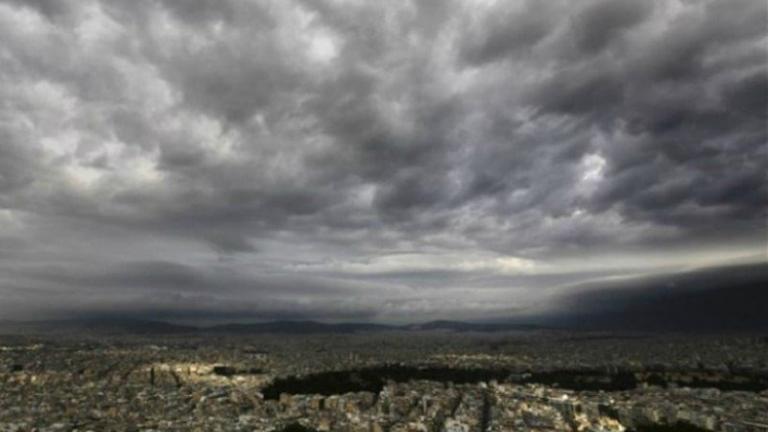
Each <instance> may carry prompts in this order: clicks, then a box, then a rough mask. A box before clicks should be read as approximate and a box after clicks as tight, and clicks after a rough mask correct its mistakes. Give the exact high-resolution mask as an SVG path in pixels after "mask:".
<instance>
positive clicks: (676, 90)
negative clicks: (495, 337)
mask: <svg viewBox="0 0 768 432" xmlns="http://www.w3.org/2000/svg"><path fill="white" fill-rule="evenodd" d="M766 16H767V11H766V5H765V2H763V1H761V0H731V1H728V2H722V1H716V0H701V1H693V2H691V1H682V0H655V1H647V2H637V1H631V0H618V1H617V0H610V1H609V0H590V1H584V2H571V1H548V2H539V1H533V0H528V1H524V0H521V1H515V2H492V1H479V0H476V1H469V0H467V1H458V0H452V1H434V0H428V1H427V0H425V1H413V2H406V1H402V2H400V1H398V2H356V1H343V0H322V1H301V0H299V1H272V2H269V1H267V2H255V1H246V0H216V1H214V0H189V1H183V2H180V1H170V0H166V1H161V0H137V1H130V2H125V1H118V0H99V1H96V0H85V1H80V0H77V1H75V0H35V1H20V0H0V39H1V40H2V41H3V44H2V46H1V47H0V100H2V103H0V299H2V301H1V302H0V304H2V305H0V314H8V315H13V313H15V314H16V315H19V316H30V315H31V314H35V313H45V314H53V313H56V312H57V311H60V312H66V313H71V312H78V311H99V310H113V309H116V310H122V309H124V308H128V309H131V310H157V311H168V310H179V311H187V310H193V311H200V313H204V312H205V311H206V310H208V311H212V313H213V312H215V313H226V311H234V312H236V313H241V312H242V311H246V310H247V311H251V312H252V313H253V314H254V315H260V314H262V315H270V314H277V312H279V314H284V315H291V314H294V313H295V314H297V315H302V316H304V315H309V316H321V317H329V318H332V317H334V316H337V317H340V318H343V317H355V316H359V317H365V318H366V319H376V318H382V319H389V318H392V317H394V318H397V317H398V316H411V315H412V314H414V313H421V314H424V315H425V316H426V315H435V316H442V315H453V314H460V313H461V314H465V315H468V316H469V315H478V316H482V315H486V314H506V313H509V312H510V311H514V310H517V309H519V308H526V307H532V305H535V304H537V302H540V301H544V299H545V298H546V295H544V294H543V293H544V292H546V288H547V287H548V286H550V285H551V284H552V283H553V282H552V281H555V280H557V281H558V283H566V282H567V281H570V282H573V283H575V282H578V281H579V280H580V277H579V276H578V275H577V274H578V273H582V276H581V278H582V279H583V278H586V277H589V278H594V277H596V276H599V275H603V276H608V275H613V274H616V273H622V272H623V273H626V272H637V271H640V270H638V269H641V270H642V271H650V269H652V268H654V267H659V266H664V265H678V266H680V265H690V264H697V263H701V262H702V260H703V259H704V258H706V259H709V260H712V259H714V260H722V259H725V258H728V257H731V256H736V255H739V254H742V253H756V252H759V251H761V250H762V252H763V253H764V247H765V245H764V242H765V218H766V213H765V198H766V196H768V188H767V187H766V178H765V162H766V160H767V158H768V154H766V153H768V151H767V149H766V142H767V141H768V139H767V138H768V137H767V129H766V123H765V118H766V114H767V112H766V111H767V110H768V75H767V74H766V60H767V59H766V51H765V44H766V42H768V41H767V40H766V32H765V29H766V25H767V18H766ZM659 251H664V253H667V254H668V255H664V254H663V253H662V254H660V253H659ZM667 258H669V260H668V262H666V261H665V260H666V259H667ZM558 275H561V276H558ZM562 275H567V276H568V278H565V277H563V276H562ZM566 279H567V280H566ZM275 311H277V312H275ZM234 312H233V313H234ZM164 313H165V312H164ZM281 316H282V315H281Z"/></svg>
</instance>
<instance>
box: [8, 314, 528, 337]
mask: <svg viewBox="0 0 768 432" xmlns="http://www.w3.org/2000/svg"><path fill="white" fill-rule="evenodd" d="M540 328H542V327H538V326H535V325H529V324H508V323H475V322H464V321H430V322H425V323H420V324H406V325H388V324H375V323H365V322H348V323H322V322H318V321H309V320H305V321H269V322H259V323H231V324H221V325H215V326H210V327H195V326H187V325H179V324H172V323H168V322H165V321H156V320H138V319H109V318H105V319H93V318H91V319H72V320H55V321H0V332H1V331H2V330H3V329H5V330H11V332H19V333H27V332H29V333H57V332H89V333H106V334H136V335H153V334H157V335H181V334H233V335H247V334H323V333H328V334H351V333H364V332H386V331H400V332H416V331H452V332H482V333H488V332H499V331H513V330H535V329H540Z"/></svg>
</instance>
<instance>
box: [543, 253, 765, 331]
mask: <svg viewBox="0 0 768 432" xmlns="http://www.w3.org/2000/svg"><path fill="white" fill-rule="evenodd" d="M766 283H768V265H765V264H764V263H760V264H751V265H741V266H730V267H715V268H707V269H697V270H693V271H688V272H683V273H671V274H663V275H656V276H652V277H640V278H631V279H626V280H612V281H610V280H609V281H607V282H602V283H598V284H591V285H587V286H582V287H579V288H575V289H574V290H573V291H575V292H571V293H568V294H566V297H565V299H564V300H563V301H562V303H561V304H560V307H562V310H559V311H558V313H557V314H556V315H555V316H556V317H557V318H556V319H558V320H561V321H560V322H561V323H564V322H568V323H569V324H571V325H574V324H576V323H578V324H577V325H579V326H583V327H591V328H613V329H616V328H621V329H634V330H638V329H642V330H665V331H679V330H699V331H713V330H723V329H727V330H744V329H766V328H768V306H767V305H768V290H766Z"/></svg>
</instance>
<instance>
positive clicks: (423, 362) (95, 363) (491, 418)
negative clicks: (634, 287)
mask: <svg viewBox="0 0 768 432" xmlns="http://www.w3.org/2000/svg"><path fill="white" fill-rule="evenodd" d="M0 396H1V397H0V431H2V432H22V431H38V432H54V431H57V432H58V431H136V432H138V431H146V432H149V431H291V430H297V431H302V430H303V431H360V432H362V431H365V432H384V431H390V432H405V431H412V432H416V431H418V432H427V431H446V432H475V431H478V432H480V431H594V432H606V431H638V432H640V431H657V430H658V431H663V430H668V431H673V430H679V431H684V430H690V431H700V430H708V431H734V432H735V431H768V343H766V340H765V338H764V337H759V336H744V335H740V336H697V337H690V336H648V335H637V334H635V335H611V334H593V333H566V332H555V331H527V332H505V333H468V332H465V333H462V332H444V331H423V332H409V333H404V332H383V333H381V332H380V333H355V334H344V335H338V334H316V335H250V336H249V335H232V336H226V335H215V336H210V335H209V336H206V335H194V336H189V335H175V336H174V335H167V336H161V335H152V336H146V335H145V336H137V335H133V336H126V335H119V336H117V335H112V336H110V335H99V336H96V335H90V336H83V335H79V336H77V337H75V336H66V335H57V336H56V337H53V336H39V335H38V336H30V335H27V336H14V335H5V336H0Z"/></svg>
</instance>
